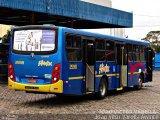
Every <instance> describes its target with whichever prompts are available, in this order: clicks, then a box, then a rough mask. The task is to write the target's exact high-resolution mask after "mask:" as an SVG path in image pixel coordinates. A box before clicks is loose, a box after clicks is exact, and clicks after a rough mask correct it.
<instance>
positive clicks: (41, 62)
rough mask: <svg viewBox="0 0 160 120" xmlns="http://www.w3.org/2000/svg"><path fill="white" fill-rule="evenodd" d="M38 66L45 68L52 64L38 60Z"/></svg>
mask: <svg viewBox="0 0 160 120" xmlns="http://www.w3.org/2000/svg"><path fill="white" fill-rule="evenodd" d="M38 66H46V67H48V66H52V62H49V61H44V60H40V61H39V62H38Z"/></svg>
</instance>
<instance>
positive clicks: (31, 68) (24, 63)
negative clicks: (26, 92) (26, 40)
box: [9, 31, 63, 85]
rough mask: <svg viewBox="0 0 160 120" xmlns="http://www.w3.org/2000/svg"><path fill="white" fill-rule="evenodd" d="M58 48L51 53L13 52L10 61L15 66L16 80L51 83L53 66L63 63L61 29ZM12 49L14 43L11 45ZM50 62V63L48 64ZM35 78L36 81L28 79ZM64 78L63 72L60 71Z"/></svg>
mask: <svg viewBox="0 0 160 120" xmlns="http://www.w3.org/2000/svg"><path fill="white" fill-rule="evenodd" d="M58 33H59V35H58V40H59V42H58V50H57V52H56V53H54V54H49V55H34V56H33V58H31V55H19V54H15V53H13V52H11V50H10V52H11V54H10V56H9V62H11V63H12V64H13V66H14V74H15V81H16V82H19V83H24V84H40V85H41V84H51V78H52V72H53V68H54V66H55V65H56V64H59V63H60V64H61V63H62V49H61V48H62V47H61V42H62V41H61V33H62V32H61V31H59V32H58ZM10 46H11V47H10V49H12V43H11V45H10ZM47 64H49V65H47ZM61 67H63V66H61ZM30 78H34V79H36V80H37V82H35V83H30V82H28V80H29V79H30ZM60 78H62V72H61V73H60Z"/></svg>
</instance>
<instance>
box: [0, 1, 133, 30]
mask: <svg viewBox="0 0 160 120" xmlns="http://www.w3.org/2000/svg"><path fill="white" fill-rule="evenodd" d="M0 24H8V25H30V24H54V25H57V26H66V27H72V28H78V29H86V28H125V27H132V24H133V14H132V13H128V12H124V11H120V10H116V9H113V8H108V7H104V6H99V5H95V4H91V3H86V2H82V1H80V0H0Z"/></svg>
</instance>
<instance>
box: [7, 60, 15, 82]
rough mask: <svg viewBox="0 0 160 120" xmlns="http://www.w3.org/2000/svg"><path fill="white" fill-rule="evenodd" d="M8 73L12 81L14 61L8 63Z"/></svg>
mask: <svg viewBox="0 0 160 120" xmlns="http://www.w3.org/2000/svg"><path fill="white" fill-rule="evenodd" d="M8 74H9V77H10V79H11V80H12V81H14V69H13V65H12V63H8Z"/></svg>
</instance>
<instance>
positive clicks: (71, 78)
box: [68, 76, 85, 80]
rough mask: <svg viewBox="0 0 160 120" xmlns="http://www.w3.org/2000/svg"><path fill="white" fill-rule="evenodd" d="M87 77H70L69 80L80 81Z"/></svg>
mask: <svg viewBox="0 0 160 120" xmlns="http://www.w3.org/2000/svg"><path fill="white" fill-rule="evenodd" d="M84 78H85V76H77V77H69V78H68V79H69V80H79V79H84Z"/></svg>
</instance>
